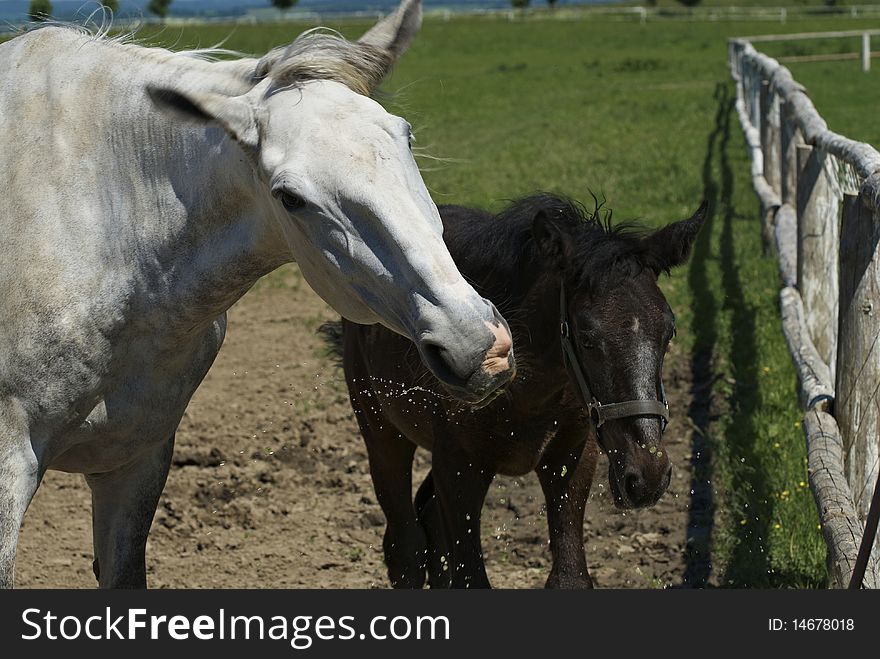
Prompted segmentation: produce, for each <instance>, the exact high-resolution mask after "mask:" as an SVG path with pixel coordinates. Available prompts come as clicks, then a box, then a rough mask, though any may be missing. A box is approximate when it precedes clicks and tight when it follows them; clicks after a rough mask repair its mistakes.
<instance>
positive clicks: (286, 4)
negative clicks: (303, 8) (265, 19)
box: [271, 0, 299, 11]
mask: <svg viewBox="0 0 880 659" xmlns="http://www.w3.org/2000/svg"><path fill="white" fill-rule="evenodd" d="M271 1H272V6H273V7H275V8H277V9H280V10H281V11H287V10H288V9H290V8H292V7H294V6H295V5H296V3H297V2H299V0H271Z"/></svg>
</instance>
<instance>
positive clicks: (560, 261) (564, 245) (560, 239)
mask: <svg viewBox="0 0 880 659" xmlns="http://www.w3.org/2000/svg"><path fill="white" fill-rule="evenodd" d="M569 227H570V223H569V222H568V221H566V218H565V217H564V216H562V215H560V214H558V213H553V212H548V211H546V210H543V209H542V210H540V211H538V213H537V214H536V215H535V217H534V219H533V220H532V238H533V239H534V240H535V244H536V245H537V246H538V251H540V253H541V254H542V255H543V256H544V257H545V258H547V259H550V260H552V261H554V262H555V263H556V264H557V266H558V267H559V269H560V270H563V269H565V268H566V267H567V265H568V264H569V263H570V261H571V252H572V244H573V241H572V237H571V232H570V231H569Z"/></svg>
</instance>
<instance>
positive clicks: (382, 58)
mask: <svg viewBox="0 0 880 659" xmlns="http://www.w3.org/2000/svg"><path fill="white" fill-rule="evenodd" d="M96 13H97V12H96ZM93 16H94V14H93V15H92V16H90V17H89V19H88V20H87V21H85V22H84V24H78V23H70V22H63V21H44V22H40V23H31V24H29V25H27V26H26V27H25V28H24V30H23V31H25V32H34V31H37V30H40V29H45V28H49V27H56V28H63V29H65V30H68V31H70V32H72V33H75V34H78V35H81V36H83V37H86V38H87V39H89V40H91V41H99V42H104V43H108V44H117V45H121V46H129V47H146V48H148V49H149V50H152V51H154V52H161V53H167V54H168V55H169V56H182V57H187V58H190V59H198V60H206V61H214V60H217V59H221V58H229V57H233V58H247V57H248V56H247V55H246V54H245V53H241V52H238V51H234V50H229V49H226V48H222V44H220V45H218V46H213V47H210V48H196V49H191V50H179V51H172V50H168V49H165V48H161V47H155V46H149V45H147V44H145V43H143V42H142V41H140V40H139V39H137V37H136V33H137V31H138V29H139V28H138V27H134V28H133V29H131V30H128V31H126V32H123V33H120V34H116V35H111V34H110V32H111V30H112V17H111V16H108V15H107V12H104V13H103V14H102V17H103V18H102V21H101V23H97V22H95V21H94V20H93ZM392 60H393V58H392V56H391V54H390V53H388V52H387V51H385V50H382V49H381V48H377V47H376V46H371V45H369V44H365V43H360V42H357V41H348V40H346V39H345V38H344V37H342V36H341V35H340V34H338V33H336V32H333V31H331V30H328V29H327V28H313V29H311V30H307V31H305V32H303V33H302V34H300V35H299V36H298V37H296V39H294V40H293V42H292V43H290V44H288V45H285V46H279V47H277V48H274V49H272V50H270V51H269V52H268V53H266V54H265V55H263V57H261V58H260V59H259V60H254V61H255V65H254V69H253V71H252V72H251V74H250V78H251V80H252V81H254V82H256V81H259V80H262V79H264V78H267V77H268V78H272V80H273V81H274V82H276V83H277V84H278V85H280V86H289V85H295V84H297V83H300V82H306V81H308V80H332V81H335V82H339V83H341V84H343V85H345V86H346V87H348V88H349V89H351V90H352V91H354V92H356V93H358V94H362V95H364V96H369V95H370V94H371V92H372V90H374V89H376V88H377V87H378V85H379V83H380V82H381V81H382V79H383V78H384V77H385V75H386V73H387V72H388V69H389V67H390V66H391V64H392Z"/></svg>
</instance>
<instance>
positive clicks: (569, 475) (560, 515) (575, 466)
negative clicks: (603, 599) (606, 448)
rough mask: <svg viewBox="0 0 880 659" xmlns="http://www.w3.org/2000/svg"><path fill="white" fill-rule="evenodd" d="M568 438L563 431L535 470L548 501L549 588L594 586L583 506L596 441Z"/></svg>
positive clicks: (588, 491)
mask: <svg viewBox="0 0 880 659" xmlns="http://www.w3.org/2000/svg"><path fill="white" fill-rule="evenodd" d="M566 439H568V437H566V436H565V435H563V433H562V431H560V434H559V435H557V437H556V438H554V441H553V442H551V443H550V445H549V446H548V447H547V449H546V451H545V452H544V456H543V457H542V458H541V462H540V463H539V464H538V468H537V469H536V470H535V472H536V473H537V474H538V480H539V481H540V482H541V489H542V490H544V499H545V501H546V503H547V526H548V527H549V529H550V553H551V554H552V555H553V567H552V568H551V570H550V576H549V577H548V578H547V584H546V587H547V588H592V587H593V580H592V579H590V573H589V572H588V571H587V557H586V554H585V552H584V509H585V508H586V505H587V497H588V496H589V494H590V486H591V485H592V484H593V475H594V474H595V471H596V454H597V449H596V443H595V442H594V441H592V440H587V441H584V440H580V441H579V442H570V441H565V440H566Z"/></svg>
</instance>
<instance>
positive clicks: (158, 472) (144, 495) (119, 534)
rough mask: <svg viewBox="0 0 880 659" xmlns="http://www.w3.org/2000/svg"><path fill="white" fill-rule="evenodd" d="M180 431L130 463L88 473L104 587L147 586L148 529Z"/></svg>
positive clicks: (99, 572)
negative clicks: (110, 469) (101, 472)
mask: <svg viewBox="0 0 880 659" xmlns="http://www.w3.org/2000/svg"><path fill="white" fill-rule="evenodd" d="M173 450H174V436H172V437H171V438H170V439H169V440H167V441H165V442H163V443H161V444H159V445H157V446H156V447H155V448H154V449H153V450H151V451H150V452H148V453H146V454H144V455H142V456H141V457H139V458H138V459H137V460H134V461H133V462H130V463H128V464H127V465H125V466H123V467H120V468H118V469H114V470H113V471H109V472H106V473H103V474H88V475H86V482H87V483H88V484H89V487H90V488H91V490H92V535H93V538H94V545H95V565H94V568H95V576H96V577H97V578H98V585H99V586H100V587H101V588H146V587H147V565H146V556H145V550H146V545H147V534H148V533H149V532H150V525H151V524H152V523H153V515H154V514H155V512H156V506H157V505H158V503H159V496H160V495H161V494H162V489H163V488H164V487H165V479H166V478H167V477H168V468H169V466H170V465H171V454H172V452H173Z"/></svg>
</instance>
